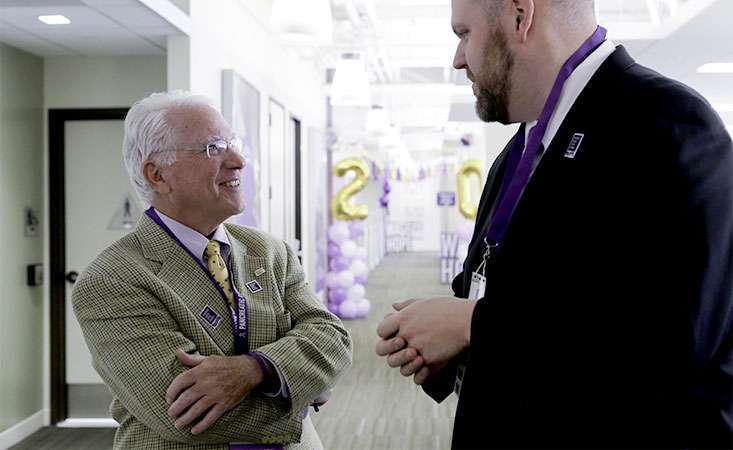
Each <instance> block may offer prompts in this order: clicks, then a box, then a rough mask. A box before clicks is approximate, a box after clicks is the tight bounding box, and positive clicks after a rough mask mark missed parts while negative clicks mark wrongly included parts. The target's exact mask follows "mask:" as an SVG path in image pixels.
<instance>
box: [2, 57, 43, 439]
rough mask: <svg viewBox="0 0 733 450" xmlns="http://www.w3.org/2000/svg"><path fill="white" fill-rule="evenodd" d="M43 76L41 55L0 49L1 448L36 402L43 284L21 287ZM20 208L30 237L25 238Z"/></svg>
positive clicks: (38, 249) (39, 191)
mask: <svg viewBox="0 0 733 450" xmlns="http://www.w3.org/2000/svg"><path fill="white" fill-rule="evenodd" d="M42 72H43V61H42V60H41V59H40V58H38V57H35V56H32V55H30V54H27V53H25V52H22V51H20V50H17V49H15V48H13V47H9V46H7V45H4V44H0V247H1V248H2V249H3V250H2V252H3V258H2V263H1V264H0V267H1V268H2V270H0V305H2V313H0V342H2V343H3V345H2V346H0V448H4V447H5V445H6V444H8V443H9V442H8V440H9V439H10V438H11V437H15V438H21V437H24V436H23V435H24V434H25V433H26V432H27V431H28V430H30V431H33V428H32V427H33V423H35V422H39V421H40V420H39V419H40V415H38V414H36V413H37V412H38V411H39V410H41V408H42V401H43V384H42V383H43V381H42V376H43V371H42V368H43V359H42V358H43V357H42V354H43V332H42V330H41V327H42V326H43V325H42V324H43V313H44V308H43V287H42V286H37V287H29V286H27V285H26V265H27V264H37V263H40V262H42V257H43V239H42V237H41V236H42V230H43V229H44V227H45V220H44V217H43V216H42V206H43V179H42V176H43V172H42V171H41V167H42V164H43V163H42V161H43V142H42V136H43V110H42V107H43V99H42V86H43V79H42ZM26 207H31V208H33V209H34V210H35V212H36V213H37V214H38V215H39V219H40V227H39V234H38V236H37V237H27V236H25V234H24V221H25V220H24V219H25V208H26ZM44 329H45V328H44ZM34 416H35V417H37V418H38V419H32V420H30V421H26V420H25V419H27V418H29V417H34ZM21 422H25V423H26V424H27V425H30V427H31V428H30V429H29V428H28V426H23V425H22V424H21V425H20V426H18V424H19V423H21ZM36 426H37V425H36ZM9 435H13V436H9Z"/></svg>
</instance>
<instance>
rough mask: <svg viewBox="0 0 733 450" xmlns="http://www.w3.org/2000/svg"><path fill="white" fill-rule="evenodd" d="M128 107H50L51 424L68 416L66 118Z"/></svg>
mask: <svg viewBox="0 0 733 450" xmlns="http://www.w3.org/2000/svg"><path fill="white" fill-rule="evenodd" d="M128 109H129V108H127V107H122V108H91V109H49V110H48V190H49V191H48V199H49V215H48V229H49V262H48V265H49V267H48V280H49V289H50V300H51V305H50V327H51V330H50V331H51V334H50V341H51V417H50V419H51V425H55V424H57V423H58V422H62V421H64V420H66V418H67V417H68V411H69V404H68V395H67V386H66V164H65V139H66V122H68V121H72V120H73V121H92V120H94V121H96V120H124V119H125V116H126V115H127V111H128Z"/></svg>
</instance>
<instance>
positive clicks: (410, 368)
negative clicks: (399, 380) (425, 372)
mask: <svg viewBox="0 0 733 450" xmlns="http://www.w3.org/2000/svg"><path fill="white" fill-rule="evenodd" d="M424 365H425V360H424V359H423V358H422V356H419V355H418V356H417V357H416V358H415V359H413V360H412V361H410V362H408V363H407V364H405V365H403V366H402V367H400V373H401V374H402V376H405V377H409V376H411V375H413V374H415V372H417V371H419V370H421V369H422V368H423V366H424Z"/></svg>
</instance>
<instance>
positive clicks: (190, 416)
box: [175, 397, 213, 430]
mask: <svg viewBox="0 0 733 450" xmlns="http://www.w3.org/2000/svg"><path fill="white" fill-rule="evenodd" d="M212 404H213V402H212V401H210V400H209V398H208V397H203V398H201V399H200V400H199V401H197V402H196V403H194V405H193V406H191V407H190V408H189V409H188V411H186V414H184V415H182V416H181V417H179V418H178V419H176V423H175V425H176V428H178V429H179V430H180V429H181V428H184V427H186V426H188V425H190V424H192V423H193V422H194V421H195V420H196V419H198V418H199V417H201V416H203V415H204V413H206V411H207V410H208V409H209V408H211V405H212Z"/></svg>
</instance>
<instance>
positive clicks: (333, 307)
mask: <svg viewBox="0 0 733 450" xmlns="http://www.w3.org/2000/svg"><path fill="white" fill-rule="evenodd" d="M339 306H340V305H335V304H333V303H329V304H328V310H329V311H331V312H332V313H334V314H336V315H337V316H339V317H341V316H340V314H341V308H339Z"/></svg>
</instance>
